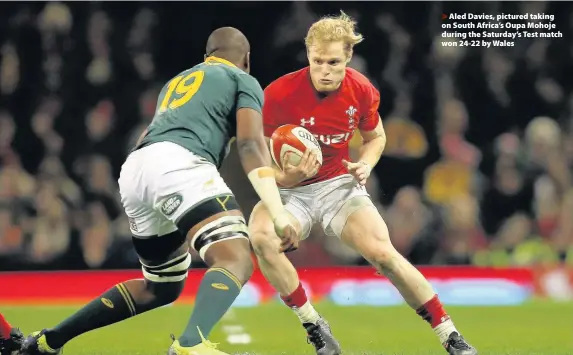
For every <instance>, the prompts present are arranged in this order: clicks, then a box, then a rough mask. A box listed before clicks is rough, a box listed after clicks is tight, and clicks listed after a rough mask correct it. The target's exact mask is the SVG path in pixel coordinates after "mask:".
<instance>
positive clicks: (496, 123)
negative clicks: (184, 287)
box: [0, 2, 573, 270]
mask: <svg viewBox="0 0 573 355" xmlns="http://www.w3.org/2000/svg"><path fill="white" fill-rule="evenodd" d="M407 7H408V8H407ZM410 7H411V8H410ZM339 9H344V10H345V11H346V12H347V13H349V14H350V15H351V16H353V17H355V18H356V19H357V20H358V22H359V29H360V31H361V32H362V33H363V34H364V36H365V38H366V41H365V42H364V43H363V44H360V45H358V47H356V49H355V56H354V58H353V60H352V62H351V63H350V66H352V67H354V68H356V69H358V70H360V71H361V72H362V73H364V74H365V75H367V76H368V77H369V78H370V79H371V80H372V82H373V83H374V84H375V85H376V86H377V87H378V88H379V89H380V92H381V95H382V103H381V107H380V113H381V115H382V117H383V119H384V125H385V129H386V133H387V137H388V143H387V147H386V150H385V152H384V156H383V158H382V160H381V161H380V163H379V164H378V166H377V167H376V169H375V171H374V174H373V175H372V177H371V178H370V180H369V183H368V184H369V185H368V190H369V192H370V193H371V195H372V197H373V199H374V201H375V203H376V205H377V206H378V208H379V210H380V212H381V213H382V214H383V216H384V217H385V219H386V221H387V223H388V226H389V229H390V234H391V238H392V241H393V243H394V245H395V246H396V248H397V249H399V250H400V251H401V252H402V253H403V254H404V255H405V256H406V257H408V258H409V259H410V260H411V261H413V262H414V263H416V264H476V265H497V266H504V265H530V264H536V263H570V264H573V218H570V217H571V215H572V213H573V186H572V184H571V183H572V176H571V172H572V168H573V41H571V38H572V34H573V6H572V5H571V3H560V2H534V3H519V2H500V3H496V2H479V3H469V2H463V3H430V2H424V3H414V2H405V3H387V2H385V3H376V2H371V3H366V2H364V3H345V2H334V3H327V2H319V3H309V2H291V3H287V2H285V3H278V2H277V3H274V2H272V3H264V2H260V3H242V2H234V3H225V4H221V3H217V4H215V3H197V2H190V3H169V4H162V3H150V2H149V3H148V2H144V3H135V2H128V3H121V4H116V3H114V2H104V3H98V2H93V3H82V2H73V3H59V2H49V3H3V4H1V5H0V270H23V269H85V268H124V267H137V266H138V260H137V256H136V255H135V253H134V251H133V248H132V247H131V235H130V232H129V227H128V224H127V219H126V217H125V216H124V214H123V211H122V209H121V204H120V202H119V198H118V193H117V181H116V180H117V177H118V175H119V170H120V168H121V164H122V162H123V160H124V158H125V156H126V155H127V154H128V151H129V149H130V148H131V147H132V146H133V143H134V142H135V139H136V138H137V136H138V135H139V134H140V133H141V131H142V130H143V128H144V127H145V126H146V125H147V124H148V123H149V122H150V120H151V119H152V117H153V114H154V111H155V105H156V99H157V94H158V90H159V89H160V88H161V86H162V85H163V84H164V83H165V81H166V80H168V79H169V78H170V77H171V76H173V75H174V74H176V73H178V72H179V71H181V70H183V69H186V68H188V67H190V66H192V65H194V64H196V63H197V62H199V61H201V60H202V58H203V54H204V45H205V40H206V38H207V35H208V34H209V32H210V31H212V30H213V29H214V28H216V27H218V26H223V25H233V26H235V27H238V28H239V29H241V30H243V31H244V32H245V34H246V35H247V36H248V37H249V38H250V40H251V45H252V58H253V59H252V61H253V63H252V66H253V72H252V74H253V75H254V76H255V77H257V78H258V79H259V80H260V82H261V84H262V85H263V87H264V86H266V85H267V84H268V83H270V82H271V81H272V80H273V79H275V78H277V77H279V76H280V75H282V74H285V73H287V72H290V71H293V70H296V69H299V68H301V67H302V66H304V65H305V61H306V57H305V50H304V43H303V40H302V39H303V37H304V35H305V33H306V30H307V29H308V27H309V26H310V24H311V23H312V22H313V21H314V20H316V19H318V18H319V17H320V16H322V15H325V14H335V13H337V12H338V11H339ZM450 12H459V13H463V12H477V13H482V12H485V13H499V12H504V13H538V12H539V13H542V12H545V13H550V14H555V16H556V19H555V24H556V25H557V29H559V30H560V31H562V33H563V34H564V37H563V38H561V39H559V38H557V39H552V40H549V39H522V40H519V41H518V42H517V43H516V46H515V47H509V48H489V49H482V48H462V47H443V46H441V37H440V35H441V32H442V29H441V22H440V21H441V14H442V13H450ZM198 14H200V15H201V16H199V17H198ZM239 14H240V16H239ZM261 29H265V30H264V31H262V30H261ZM359 144H360V137H359V135H356V136H355V138H354V139H353V141H352V146H353V153H356V147H357V146H359ZM237 160H238V159H237V155H236V152H232V153H231V155H230V157H229V159H227V161H226V163H225V165H224V166H223V168H222V174H223V176H224V177H225V178H226V179H227V180H228V181H229V185H230V186H231V188H232V189H233V190H234V191H236V193H237V198H238V200H239V203H240V204H241V206H242V207H243V209H244V210H245V213H246V214H247V215H248V213H249V212H250V210H251V208H252V206H254V204H255V203H256V201H257V200H256V196H255V194H254V192H253V191H252V189H250V188H245V186H249V183H248V181H247V179H246V177H244V176H243V175H244V174H239V173H237V171H241V170H240V168H239V165H238V164H239V163H238V161H237ZM290 257H291V258H292V259H293V261H294V262H295V264H297V265H300V266H314V265H332V264H340V265H355V264H363V263H365V261H364V260H363V259H362V258H361V257H360V256H359V255H357V254H356V253H354V252H353V251H351V250H350V249H349V248H346V247H345V246H343V245H342V244H341V243H340V242H339V241H338V240H337V239H336V238H328V237H325V236H324V235H323V233H322V231H321V230H320V229H314V230H313V232H312V235H311V237H310V238H309V239H308V240H307V241H305V242H304V244H303V247H302V248H301V249H300V250H299V251H297V252H295V253H292V255H291V256H290ZM194 259H195V264H196V265H201V261H200V260H199V258H198V257H197V256H196V255H195V258H194Z"/></svg>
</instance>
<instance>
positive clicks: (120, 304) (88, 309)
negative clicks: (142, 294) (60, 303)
mask: <svg viewBox="0 0 573 355" xmlns="http://www.w3.org/2000/svg"><path fill="white" fill-rule="evenodd" d="M135 306H136V305H135V302H134V300H133V297H132V296H131V294H130V293H129V291H128V290H127V288H126V287H125V286H124V285H123V284H122V283H120V284H117V285H115V286H114V287H112V288H110V289H109V290H107V291H106V292H105V293H104V294H102V295H101V296H99V297H98V298H96V299H94V300H93V301H91V302H90V303H88V304H87V305H85V306H84V307H83V308H82V309H80V310H79V311H77V312H76V313H74V314H72V315H71V316H70V317H68V318H67V319H65V320H64V321H63V322H62V323H60V324H58V325H57V326H55V327H54V328H51V329H48V330H47V331H46V333H45V335H46V342H47V343H48V345H49V346H50V347H51V348H52V349H59V348H61V347H62V346H64V344H65V343H67V342H68V341H70V340H71V339H73V338H75V337H76V336H78V335H80V334H83V333H86V332H89V331H90V330H93V329H97V328H101V327H103V326H106V325H109V324H113V323H116V322H119V321H122V320H124V319H126V318H130V317H133V316H134V315H135V314H136V308H135Z"/></svg>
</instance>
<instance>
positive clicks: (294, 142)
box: [270, 124, 322, 169]
mask: <svg viewBox="0 0 573 355" xmlns="http://www.w3.org/2000/svg"><path fill="white" fill-rule="evenodd" d="M270 149H271V156H272V157H273V160H274V162H275V164H276V165H277V166H278V167H279V168H281V169H283V162H288V163H289V164H291V165H294V166H297V165H298V164H299V163H300V160H301V159H302V156H303V155H304V152H305V151H306V150H307V149H312V150H314V151H315V153H316V158H317V160H318V162H319V163H320V165H322V150H321V149H320V144H319V143H318V140H317V139H316V138H315V137H314V136H313V135H312V133H310V132H309V131H308V130H307V129H306V128H304V127H301V126H297V125H294V124H287V125H283V126H280V127H279V128H277V129H276V130H275V131H274V132H273V135H272V136H271V141H270Z"/></svg>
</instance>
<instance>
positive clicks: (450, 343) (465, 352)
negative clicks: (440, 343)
mask: <svg viewBox="0 0 573 355" xmlns="http://www.w3.org/2000/svg"><path fill="white" fill-rule="evenodd" d="M444 347H445V348H446V350H447V351H448V354H450V355H477V353H478V352H477V350H476V349H475V348H474V347H473V346H471V345H470V344H468V342H467V341H465V339H464V337H462V336H461V335H460V334H459V333H458V332H453V333H452V334H450V336H449V337H448V340H446V342H445V343H444Z"/></svg>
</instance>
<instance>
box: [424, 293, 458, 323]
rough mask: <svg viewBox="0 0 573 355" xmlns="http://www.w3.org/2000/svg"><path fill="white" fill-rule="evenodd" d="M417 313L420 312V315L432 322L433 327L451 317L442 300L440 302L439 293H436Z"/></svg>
mask: <svg viewBox="0 0 573 355" xmlns="http://www.w3.org/2000/svg"><path fill="white" fill-rule="evenodd" d="M416 313H418V315H419V316H420V317H422V319H424V320H425V321H426V322H428V323H430V325H431V326H432V328H435V327H437V326H438V325H440V324H442V323H443V322H445V321H447V320H448V319H450V316H448V314H447V313H446V311H445V310H444V306H443V305H442V302H440V299H439V298H438V295H434V297H432V299H431V300H429V301H428V302H426V303H425V304H424V305H423V306H422V307H420V308H418V309H417V310H416Z"/></svg>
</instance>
